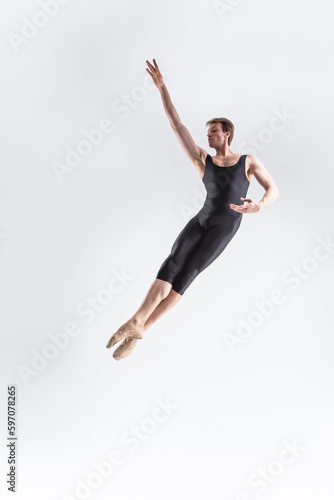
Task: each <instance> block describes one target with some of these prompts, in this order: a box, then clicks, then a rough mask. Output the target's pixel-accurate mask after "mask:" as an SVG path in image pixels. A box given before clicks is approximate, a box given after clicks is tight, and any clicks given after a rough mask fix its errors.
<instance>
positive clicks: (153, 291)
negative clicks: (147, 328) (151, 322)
mask: <svg viewBox="0 0 334 500" xmlns="http://www.w3.org/2000/svg"><path fill="white" fill-rule="evenodd" d="M171 288H172V285H171V284H170V283H168V282H167V281H163V280H160V279H155V280H154V282H153V283H152V285H151V287H150V289H149V290H148V292H147V294H146V297H145V299H144V301H143V303H142V304H141V306H140V307H139V309H138V310H137V311H136V312H135V314H134V315H133V316H132V317H131V318H130V319H129V320H128V321H126V322H125V323H124V324H123V325H122V326H120V327H119V329H118V330H117V331H116V332H115V333H114V334H113V335H112V336H111V338H110V339H109V341H108V343H107V345H106V347H107V348H109V347H112V346H113V345H114V344H116V343H117V342H119V341H120V340H121V339H125V340H127V339H141V338H143V335H144V324H145V321H146V320H147V318H148V317H149V316H150V314H151V313H152V312H153V311H154V309H155V308H156V307H157V305H158V304H159V303H160V302H161V301H162V300H164V299H165V297H167V295H168V294H169V292H170V290H171ZM114 354H115V353H114ZM114 357H115V356H114Z"/></svg>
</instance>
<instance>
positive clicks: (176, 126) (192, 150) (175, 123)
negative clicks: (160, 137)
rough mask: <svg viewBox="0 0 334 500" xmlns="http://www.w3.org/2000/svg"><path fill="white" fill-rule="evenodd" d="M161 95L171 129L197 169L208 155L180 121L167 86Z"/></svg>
mask: <svg viewBox="0 0 334 500" xmlns="http://www.w3.org/2000/svg"><path fill="white" fill-rule="evenodd" d="M159 91H160V94H161V99H162V103H163V106H164V109H165V112H166V115H167V118H168V119H169V122H170V124H171V127H172V129H173V131H174V133H175V135H176V137H177V138H178V140H179V143H180V144H181V146H182V148H183V150H184V152H185V153H186V155H187V156H188V158H189V159H190V160H191V162H192V163H194V165H195V166H196V167H198V166H200V163H201V162H202V163H203V158H204V157H205V155H206V151H204V149H202V148H200V147H199V146H197V144H196V143H195V141H194V140H193V138H192V137H191V135H190V133H189V130H188V129H187V127H185V125H183V123H182V122H181V120H180V117H179V115H178V113H177V111H176V109H175V107H174V105H173V103H172V100H171V97H170V95H169V92H168V90H167V87H166V85H165V84H163V85H162V86H161V88H159Z"/></svg>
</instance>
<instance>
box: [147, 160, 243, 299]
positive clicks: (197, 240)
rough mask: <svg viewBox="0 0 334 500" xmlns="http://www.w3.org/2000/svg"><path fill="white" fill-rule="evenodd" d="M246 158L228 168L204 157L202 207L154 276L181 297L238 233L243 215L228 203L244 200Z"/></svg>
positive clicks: (177, 239) (238, 203)
mask: <svg viewBox="0 0 334 500" xmlns="http://www.w3.org/2000/svg"><path fill="white" fill-rule="evenodd" d="M246 156H247V155H241V156H240V158H239V160H238V161H237V163H236V164H235V165H232V166H231V167H220V166H218V165H216V164H215V163H213V161H212V157H211V155H209V154H208V155H207V157H206V160H205V172H204V176H203V178H202V181H203V183H204V185H205V189H206V193H207V194H206V199H205V202H204V205H203V207H202V208H201V209H200V211H199V212H198V213H197V214H196V215H195V216H194V217H192V219H190V220H189V221H188V223H187V224H186V226H185V227H184V228H183V229H182V231H181V232H180V234H179V235H178V237H177V238H176V240H175V242H174V244H173V246H172V249H171V252H170V254H169V255H168V257H167V258H166V259H165V260H164V262H163V263H162V265H161V267H160V269H159V271H158V274H157V275H156V278H158V279H161V280H164V281H168V283H171V284H172V288H173V290H175V291H176V292H177V293H179V294H180V295H183V293H184V292H185V290H186V289H187V288H188V286H189V285H190V284H191V283H192V281H193V280H194V279H195V278H196V276H198V274H199V273H200V272H202V271H203V270H204V269H205V268H206V267H208V266H209V265H210V264H211V263H212V262H213V261H214V260H215V259H216V258H217V257H218V256H219V255H220V254H221V253H222V251H223V250H224V248H225V247H226V246H227V244H228V243H229V242H230V241H231V239H232V238H233V236H234V235H235V233H236V232H237V230H238V229H239V226H240V224H241V219H242V216H243V214H242V213H240V212H236V211H235V210H233V209H232V208H230V203H233V204H235V205H242V204H243V202H242V200H241V199H240V197H241V196H242V197H243V198H246V194H247V190H248V187H249V180H248V179H247V177H246V173H245V162H246Z"/></svg>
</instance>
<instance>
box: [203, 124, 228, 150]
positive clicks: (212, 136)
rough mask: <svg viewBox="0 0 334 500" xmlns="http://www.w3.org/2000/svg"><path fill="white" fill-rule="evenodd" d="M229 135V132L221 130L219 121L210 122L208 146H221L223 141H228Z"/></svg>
mask: <svg viewBox="0 0 334 500" xmlns="http://www.w3.org/2000/svg"><path fill="white" fill-rule="evenodd" d="M229 135H230V133H229V132H223V129H222V125H221V123H211V125H210V127H209V130H208V141H209V146H210V147H211V148H214V147H216V146H222V145H223V144H224V143H225V141H228V137H229Z"/></svg>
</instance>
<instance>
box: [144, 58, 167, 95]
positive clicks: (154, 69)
mask: <svg viewBox="0 0 334 500" xmlns="http://www.w3.org/2000/svg"><path fill="white" fill-rule="evenodd" d="M146 62H147V65H148V66H149V68H150V70H151V71H150V70H149V69H148V68H146V71H147V73H148V74H149V75H151V77H152V79H153V82H154V84H155V86H156V87H158V89H160V87H162V86H163V84H164V80H163V78H162V74H161V73H160V69H159V66H158V65H157V62H156V60H155V59H153V62H154V66H152V64H151V63H150V62H149V61H146Z"/></svg>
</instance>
